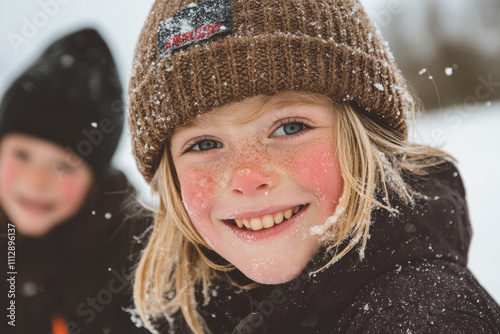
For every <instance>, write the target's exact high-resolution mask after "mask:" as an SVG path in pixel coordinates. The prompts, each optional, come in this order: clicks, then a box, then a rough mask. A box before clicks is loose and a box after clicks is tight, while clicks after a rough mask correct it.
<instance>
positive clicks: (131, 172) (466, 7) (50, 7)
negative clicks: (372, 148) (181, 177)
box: [0, 0, 500, 302]
mask: <svg viewBox="0 0 500 334" xmlns="http://www.w3.org/2000/svg"><path fill="white" fill-rule="evenodd" d="M485 1H487V0H484V1H483V0H481V1H479V0H478V1H472V0H470V1H460V2H457V1H449V0H442V1H440V2H439V3H440V5H442V6H443V7H442V9H443V10H444V11H445V12H446V14H447V15H446V17H448V16H450V17H451V18H450V17H448V19H447V20H444V21H443V22H442V23H443V26H442V27H443V28H442V29H440V31H441V32H442V31H448V34H449V37H447V38H448V39H447V40H453V39H457V38H458V39H464V40H469V42H470V43H476V44H477V43H478V42H480V41H479V40H478V37H477V36H475V35H474V34H472V33H469V34H468V36H464V35H463V34H458V33H457V31H458V30H457V29H458V26H460V24H457V23H459V22H463V20H464V19H467V20H468V21H469V20H472V19H474V18H475V19H476V20H477V17H478V15H479V14H477V13H476V11H474V9H475V6H476V5H477V4H478V3H481V2H485ZM152 2H153V1H152V0H135V1H134V0H122V1H109V0H23V1H19V0H2V1H1V4H0V94H2V93H3V92H4V91H5V89H7V87H8V85H9V83H10V82H11V81H12V80H13V79H14V78H15V77H16V76H17V75H18V74H19V73H20V72H22V71H23V70H24V68H25V67H26V66H27V65H28V64H30V63H31V62H32V61H33V60H34V59H35V58H36V57H38V56H39V55H40V53H41V52H43V50H44V49H45V48H46V47H47V46H48V45H49V44H50V43H51V42H53V41H54V40H55V39H57V38H59V37H62V36H63V35H66V34H68V33H70V32H73V31H75V30H78V29H80V28H84V27H95V28H96V29H97V30H99V31H100V33H101V34H102V35H103V37H104V39H105V40H106V41H107V42H108V44H109V46H110V48H111V51H112V52H113V54H114V56H115V60H116V62H117V65H118V67H119V70H120V74H121V80H122V82H123V85H124V87H126V86H127V78H128V74H129V71H130V67H131V63H132V55H133V50H134V46H135V43H136V41H137V38H138V35H139V32H140V29H141V27H142V24H143V23H144V20H145V18H146V16H147V13H148V11H149V8H150V6H151V4H152ZM364 2H365V4H366V6H367V9H368V11H369V13H370V14H371V15H372V16H373V17H374V19H375V21H376V22H377V23H378V25H379V26H380V27H381V29H382V31H383V33H384V35H386V36H387V38H388V39H389V41H390V42H391V43H392V44H391V46H392V47H393V49H395V46H398V45H399V44H397V43H396V40H397V38H394V39H391V36H392V35H391V33H390V30H388V29H389V28H390V27H391V25H393V24H394V25H395V24H396V21H403V22H408V26H410V24H412V27H413V28H411V29H409V30H408V36H409V37H410V38H407V40H412V41H414V42H415V43H425V40H430V39H431V38H432V32H429V31H428V30H425V29H424V28H425V27H426V21H425V16H424V13H425V10H424V9H422V8H423V4H424V3H426V2H428V1H415V0H400V1H398V0H365V1H364ZM448 9H449V11H448ZM488 12H491V11H488ZM448 14H449V15H448ZM490 14H491V13H490ZM453 15H455V16H453ZM493 15H494V17H496V18H497V21H498V22H500V11H499V12H493ZM497 21H495V22H497ZM469 23H470V22H469ZM28 26H31V28H32V29H28V28H27V27H28ZM415 26H416V27H420V28H415ZM386 31H388V32H387V33H386ZM424 32H425V33H424ZM497 32H498V31H497ZM426 34H427V35H426ZM429 34H430V35H429ZM494 34H495V31H493V32H491V33H487V32H485V33H484V34H481V36H482V37H481V38H483V39H484V40H485V41H486V42H485V43H482V44H481V43H479V44H477V45H476V44H472V46H471V47H472V48H474V50H480V52H482V53H483V54H484V55H485V57H487V56H491V55H492V54H493V55H496V59H499V58H500V53H496V52H499V51H498V50H500V43H499V42H498V41H499V39H497V38H496V37H495V35H494ZM412 36H413V37H412ZM14 38H17V39H16V41H17V43H13V39H14ZM488 38H492V40H494V41H496V44H495V43H489V42H488ZM395 43H396V44H395ZM427 44H429V43H427ZM399 46H401V45H399ZM432 48H433V47H432V45H431V47H429V48H428V49H426V50H424V51H422V54H419V59H420V60H421V61H423V62H424V66H421V65H420V64H419V65H417V66H418V69H417V70H415V71H412V72H411V73H405V74H407V77H408V78H409V80H410V83H411V84H412V85H414V86H417V87H416V88H417V90H418V88H419V87H421V88H423V89H428V90H429V91H430V92H431V93H430V94H431V98H432V96H433V97H434V99H435V100H436V101H437V102H436V101H435V102H436V103H432V101H431V102H428V103H427V102H426V103H427V105H428V106H432V108H435V110H430V111H428V112H426V113H424V114H421V115H420V116H419V118H418V119H417V129H418V131H417V130H415V131H414V132H413V136H414V138H415V140H418V141H420V142H425V143H427V144H430V145H434V146H439V147H442V148H443V149H445V150H447V151H448V152H450V153H451V154H452V155H454V156H455V157H456V158H457V159H458V160H459V164H458V166H459V169H460V171H461V173H462V177H463V179H464V182H465V186H466V190H467V196H468V201H469V209H470V217H471V221H472V224H473V228H474V237H473V242H472V246H471V252H470V262H469V267H470V269H471V270H472V271H473V273H474V274H475V275H476V277H477V278H478V279H479V281H480V282H481V283H482V284H483V286H484V287H485V288H486V289H487V290H488V291H489V292H490V294H491V295H492V296H493V297H494V298H495V299H496V300H497V301H499V302H500V242H499V237H500V214H498V211H497V210H496V209H497V208H498V203H497V201H499V197H500V196H499V194H500V177H499V173H498V171H499V170H500V153H499V152H500V149H499V148H498V147H499V146H500V130H499V128H500V103H499V102H498V101H497V102H495V100H494V97H495V96H498V93H499V90H500V89H499V88H496V90H495V91H494V92H492V98H491V99H489V98H486V99H478V98H477V97H475V94H477V93H476V90H475V89H474V87H477V86H479V85H480V81H477V82H472V85H473V88H472V89H468V90H466V91H464V92H463V93H460V97H459V100H460V101H458V102H456V104H451V105H452V106H453V107H442V108H439V105H440V103H441V102H442V101H441V100H443V101H444V100H445V97H444V96H441V95H440V91H441V92H442V91H445V90H446V88H447V87H449V86H450V85H452V83H454V82H456V81H457V80H458V79H457V78H458V77H457V75H459V74H460V71H462V70H464V67H466V66H465V65H464V64H461V63H459V64H458V67H457V66H453V65H457V64H451V63H450V64H449V68H448V70H446V68H447V67H448V66H444V65H443V66H442V68H439V67H438V68H437V69H436V65H435V63H431V58H430V57H427V58H426V55H427V56H428V55H429V54H432V53H433V52H434V51H433V49H432ZM395 53H396V58H397V59H398V53H397V52H395ZM495 53H496V54H495ZM426 59H427V60H426ZM426 61H428V62H429V63H428V64H427V63H425V62H426ZM476 62H477V61H476ZM477 63H479V62H477ZM432 66H434V67H432ZM471 66H472V65H471ZM424 67H426V68H429V71H430V69H431V68H432V71H433V72H435V73H433V74H434V76H436V74H437V73H438V72H439V73H440V74H441V76H442V77H443V78H444V79H443V80H441V81H437V80H435V79H434V78H429V77H430V73H429V71H420V70H421V69H423V68H424ZM450 68H451V69H450ZM477 71H478V72H477V73H474V74H473V75H474V77H475V78H479V77H480V76H483V77H484V78H487V77H488V75H493V80H494V81H495V82H499V81H500V76H498V75H497V74H498V73H497V72H495V71H494V70H491V72H490V73H488V72H486V73H485V72H479V70H477ZM418 72H420V73H421V74H419V73H418ZM450 74H451V75H450ZM434 76H433V77H434ZM410 78H416V79H410ZM419 93H420V92H419ZM424 93H425V91H424ZM424 93H423V94H424ZM432 94H434V95H432ZM441 97H443V99H441ZM471 101H472V103H471ZM438 102H439V103H438ZM436 106H437V107H436ZM113 162H114V164H115V165H116V166H117V167H118V168H120V169H122V170H124V171H125V172H126V173H127V175H128V176H129V178H130V180H131V181H132V183H134V184H135V185H136V187H138V188H139V190H140V191H141V192H142V193H143V194H144V198H150V196H149V195H148V193H149V190H148V187H147V186H146V184H145V182H144V181H143V179H142V177H141V176H140V174H139V173H138V172H137V170H136V168H135V162H134V160H133V158H132V155H131V149H130V145H129V140H128V133H127V132H126V133H124V134H123V137H122V140H121V142H120V146H119V148H118V152H117V154H116V155H115V157H114V160H113Z"/></svg>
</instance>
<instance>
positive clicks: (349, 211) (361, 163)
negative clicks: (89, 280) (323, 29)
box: [134, 92, 453, 334]
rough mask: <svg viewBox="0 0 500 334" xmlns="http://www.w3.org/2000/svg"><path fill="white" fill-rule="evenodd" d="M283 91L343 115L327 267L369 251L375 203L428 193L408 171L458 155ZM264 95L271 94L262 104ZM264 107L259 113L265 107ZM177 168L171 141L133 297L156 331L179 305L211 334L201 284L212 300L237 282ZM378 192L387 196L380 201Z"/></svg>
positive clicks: (346, 108)
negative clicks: (190, 203) (185, 199)
mask: <svg viewBox="0 0 500 334" xmlns="http://www.w3.org/2000/svg"><path fill="white" fill-rule="evenodd" d="M280 95H283V96H284V97H285V98H286V100H290V99H291V98H296V99H299V100H300V101H302V103H311V104H316V105H318V104H319V105H323V106H325V107H327V108H329V109H330V110H332V112H336V114H337V122H336V133H337V140H336V145H337V148H336V149H337V155H338V156H337V158H338V161H339V165H340V170H341V173H342V177H343V179H344V189H343V195H342V197H341V200H340V203H339V204H338V206H337V211H336V214H335V216H334V217H331V218H330V219H328V220H327V221H326V222H325V224H324V226H323V229H324V231H323V234H322V235H323V236H322V238H323V239H324V241H325V243H326V245H327V246H328V248H329V249H330V250H334V253H333V254H334V256H333V257H332V259H331V260H330V262H329V263H328V264H327V265H326V266H329V265H331V264H333V263H334V262H336V261H337V260H338V259H340V258H341V257H342V256H344V255H345V254H346V253H347V252H349V251H350V250H352V249H353V248H354V247H356V246H357V245H359V255H360V258H361V259H362V258H363V257H364V251H365V248H366V242H367V238H368V233H369V228H370V219H371V211H372V208H373V207H374V206H379V207H381V208H384V209H386V210H390V211H395V209H394V208H392V207H391V206H390V204H389V198H390V196H391V195H393V196H396V197H397V198H399V199H400V200H401V201H403V202H404V203H411V202H413V197H415V196H422V195H420V194H418V193H416V192H414V191H413V190H412V189H411V188H410V187H409V185H407V184H406V183H405V181H404V179H403V175H404V174H405V173H409V174H413V175H425V174H426V173H427V171H426V170H427V169H428V168H430V167H432V166H436V165H438V164H440V163H442V162H444V161H445V160H444V158H450V159H453V158H452V157H451V156H450V155H448V154H447V153H445V152H444V151H442V150H439V149H437V148H433V147H429V146H425V145H419V144H412V143H409V142H408V141H407V139H406V138H405V137H404V136H403V135H401V134H399V133H396V132H395V131H394V130H391V129H389V128H386V127H384V126H383V125H380V124H379V123H378V122H377V121H375V120H374V118H372V117H370V115H369V114H367V113H365V112H360V111H356V110H355V107H353V106H351V105H350V104H347V103H336V102H333V101H330V100H329V99H327V98H326V97H324V96H322V95H316V94H312V93H305V92H301V93H297V92H294V93H284V94H280ZM266 101H268V99H266V98H265V99H264V104H265V103H266ZM259 109H260V110H259V111H257V114H259V113H262V112H263V110H264V108H259ZM253 117H254V118H255V117H256V116H255V115H254V116H253ZM412 117H413V112H412ZM173 166H174V165H173V162H172V158H171V155H170V148H169V145H168V144H167V147H166V148H165V151H164V155H163V157H162V159H161V162H160V164H159V167H158V169H157V171H156V173H155V175H154V177H153V179H152V182H151V186H152V189H153V191H154V192H156V193H157V194H158V195H159V206H158V211H157V214H156V221H155V227H154V231H153V232H152V235H151V237H150V240H149V243H148V245H147V247H146V248H145V250H144V253H143V254H142V257H141V260H140V262H139V265H138V268H137V271H136V276H135V284H134V301H135V305H136V308H137V310H138V312H139V314H140V315H141V317H142V319H143V321H144V322H145V324H146V326H148V328H149V329H150V330H153V325H152V322H151V320H152V319H154V318H156V317H161V316H164V317H166V318H167V319H171V318H172V315H174V313H176V312H178V311H179V310H180V311H181V312H182V314H183V316H184V318H185V320H186V322H187V324H188V325H189V327H190V328H191V330H193V332H194V333H196V334H199V333H207V332H209V330H208V328H207V327H206V325H205V323H204V321H203V319H202V318H201V316H200V315H199V314H198V312H197V311H196V301H195V300H194V295H195V291H194V289H195V286H196V285H197V284H201V287H202V292H203V295H204V297H205V300H207V299H208V290H209V288H210V284H211V282H212V281H213V280H214V279H216V278H217V279H225V280H227V281H229V282H230V283H231V284H233V285H236V283H235V282H232V281H231V280H230V279H229V278H228V275H225V273H227V272H228V271H231V270H233V269H234V267H233V266H232V265H230V264H229V265H220V264H217V263H214V262H213V261H212V260H211V259H210V258H208V257H207V255H206V254H205V252H204V250H205V249H210V247H209V246H208V245H207V244H206V243H205V241H204V240H203V238H202V237H201V236H200V235H199V234H198V232H197V231H196V229H195V228H194V226H193V224H192V223H191V221H190V218H189V216H188V214H187V212H186V210H185V208H184V205H183V204H182V200H181V194H180V187H179V182H178V180H177V175H176V172H175V169H174V167H173ZM380 191H381V193H379V194H378V195H382V197H381V199H382V201H380V200H378V199H377V198H378V197H380V196H377V192H380ZM345 241H348V242H347V244H346V245H344V244H343V243H344V242H345ZM326 266H325V267H326ZM325 267H323V268H321V269H319V270H322V269H324V268H325ZM254 286H255V285H251V286H246V287H244V288H247V289H251V288H253V287H254Z"/></svg>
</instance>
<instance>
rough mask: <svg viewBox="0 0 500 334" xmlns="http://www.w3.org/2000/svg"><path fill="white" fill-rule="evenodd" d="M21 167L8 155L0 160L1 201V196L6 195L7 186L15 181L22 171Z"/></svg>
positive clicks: (0, 198) (0, 199) (0, 197)
mask: <svg viewBox="0 0 500 334" xmlns="http://www.w3.org/2000/svg"><path fill="white" fill-rule="evenodd" d="M21 168H22V166H19V164H17V163H16V162H15V160H13V159H10V158H9V157H6V158H4V160H3V161H2V162H0V201H2V198H3V197H5V196H7V195H8V194H7V190H8V188H10V186H11V185H13V184H15V183H16V180H17V179H18V178H19V175H20V174H21V172H22V171H21Z"/></svg>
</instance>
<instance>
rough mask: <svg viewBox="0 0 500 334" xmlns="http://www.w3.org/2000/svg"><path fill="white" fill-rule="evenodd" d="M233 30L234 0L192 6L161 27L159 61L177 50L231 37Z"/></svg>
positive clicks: (159, 33)
mask: <svg viewBox="0 0 500 334" xmlns="http://www.w3.org/2000/svg"><path fill="white" fill-rule="evenodd" d="M231 28H232V18H231V0H204V1H202V2H200V3H191V4H189V5H188V6H187V7H186V8H185V9H182V10H180V11H178V12H177V13H175V14H174V15H173V16H171V17H169V18H168V19H166V20H165V21H163V22H162V23H160V26H159V27H158V53H159V57H164V56H166V55H168V54H170V53H171V52H172V51H173V50H176V49H179V48H182V47H184V46H187V45H191V44H194V43H197V42H199V41H203V40H206V39H209V38H211V37H214V36H217V35H220V34H224V33H228V32H229V31H231Z"/></svg>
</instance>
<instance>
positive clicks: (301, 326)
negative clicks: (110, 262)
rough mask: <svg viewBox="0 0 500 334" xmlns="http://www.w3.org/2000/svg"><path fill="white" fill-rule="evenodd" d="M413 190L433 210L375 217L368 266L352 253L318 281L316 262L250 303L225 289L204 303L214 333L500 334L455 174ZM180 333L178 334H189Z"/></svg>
mask: <svg viewBox="0 0 500 334" xmlns="http://www.w3.org/2000/svg"><path fill="white" fill-rule="evenodd" d="M409 182H410V184H411V185H412V186H413V187H414V188H415V189H417V190H418V191H420V192H421V193H423V194H425V195H427V196H428V197H429V200H416V205H415V206H414V207H409V206H405V205H404V204H401V203H398V202H392V203H391V204H392V205H393V207H395V208H397V209H398V210H399V211H400V213H399V214H390V213H388V212H387V211H386V210H383V209H376V210H374V211H373V218H372V221H373V223H372V225H371V227H370V239H369V241H368V245H367V248H366V256H365V259H364V260H362V261H360V260H359V256H358V253H357V252H356V251H355V250H353V251H351V252H350V253H348V254H347V255H346V256H344V257H343V258H341V259H340V260H339V261H338V262H337V263H335V264H333V265H332V266H330V267H329V268H327V269H326V270H324V271H321V272H319V273H317V274H316V275H312V276H310V275H308V272H310V271H311V269H313V270H314V269H317V268H319V267H320V266H321V265H322V264H325V263H326V262H327V260H325V259H324V257H323V255H322V254H321V253H318V255H317V256H316V257H315V258H314V259H313V260H312V261H311V263H310V264H309V266H308V267H307V268H306V269H305V270H304V273H303V274H302V275H301V276H299V277H298V278H296V279H295V280H294V281H292V282H291V283H289V284H283V285H278V286H261V287H260V288H257V289H255V290H252V291H250V292H247V293H245V292H238V291H235V289H234V288H230V287H228V286H227V284H224V283H221V284H220V286H218V287H216V288H215V289H214V291H213V292H212V294H211V299H210V301H209V303H208V305H206V306H202V305H203V303H202V302H201V300H202V298H201V294H200V295H199V296H198V300H199V301H200V302H199V307H198V308H199V311H200V312H201V314H203V316H204V319H205V321H206V322H207V323H208V325H209V327H210V329H211V330H212V333H216V334H224V333H233V334H250V333H255V334H257V333H259V334H264V333H266V334H275V333H287V334H288V333H301V334H312V333H321V334H331V333H343V334H361V333H362V334H409V333H412V334H417V333H419V334H423V333H425V334H431V333H433V334H434V333H439V334H466V333H467V334H468V333H481V334H493V333H500V308H499V306H498V304H497V303H495V301H494V300H493V299H492V298H491V297H490V296H489V294H488V293H487V292H486V291H485V290H484V289H483V288H482V287H481V286H480V285H479V283H478V282H477V280H476V279H475V278H474V276H473V275H472V274H471V272H470V271H469V270H468V269H467V268H466V263H467V253H468V249H469V243H470V240H471V227H470V224H469V217H468V212H467V205H466V201H465V190H464V186H463V184H462V181H461V178H460V176H459V174H458V171H457V169H456V168H455V166H453V165H452V164H451V163H446V164H445V165H442V166H441V167H440V168H439V169H437V170H435V171H434V172H433V173H432V174H431V175H430V176H428V177H425V178H421V179H418V180H416V179H413V180H409ZM218 310H225V311H224V313H220V311H218ZM176 323H177V326H178V328H177V329H176V330H175V331H173V332H174V333H190V330H189V329H188V328H187V326H186V325H185V324H184V323H183V320H182V319H181V317H180V316H179V317H178V318H177V319H176ZM168 330H169V326H168V325H165V326H163V327H162V333H170V332H169V331H168Z"/></svg>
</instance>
